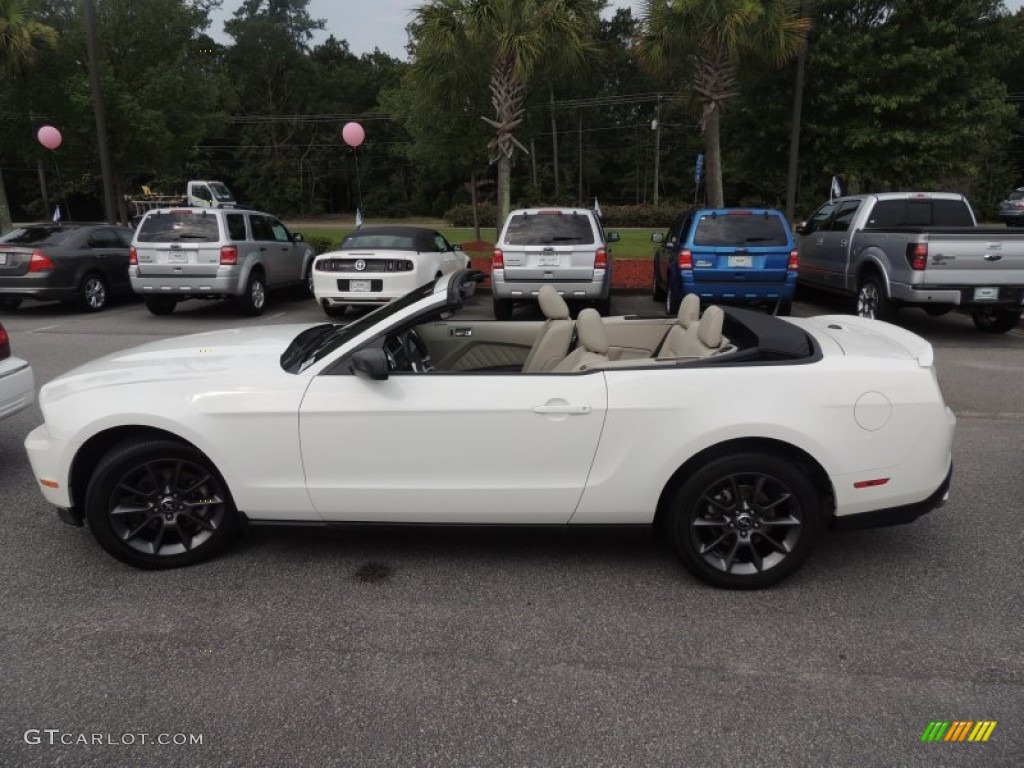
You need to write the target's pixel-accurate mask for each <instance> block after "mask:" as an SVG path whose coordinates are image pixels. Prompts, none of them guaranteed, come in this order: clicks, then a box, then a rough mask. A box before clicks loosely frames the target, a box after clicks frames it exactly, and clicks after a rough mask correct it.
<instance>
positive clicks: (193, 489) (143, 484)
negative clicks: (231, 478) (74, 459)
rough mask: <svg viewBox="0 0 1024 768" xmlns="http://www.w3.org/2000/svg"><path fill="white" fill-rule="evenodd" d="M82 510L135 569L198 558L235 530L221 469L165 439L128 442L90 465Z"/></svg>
mask: <svg viewBox="0 0 1024 768" xmlns="http://www.w3.org/2000/svg"><path fill="white" fill-rule="evenodd" d="M85 515H86V519H87V520H88V521H89V528H90V530H91V531H92V533H93V535H94V536H95V537H96V540H97V541H98V542H99V543H100V546H102V547H103V548H104V549H105V550H107V552H109V553H110V554H111V555H113V556H114V557H116V558H117V559H118V560H121V561H122V562H125V563H128V564H129V565H134V566H136V567H137V568H173V567H177V566H181V565H190V564H192V563H196V562H199V561H201V560H205V559H207V558H209V557H212V556H213V555H214V554H216V553H217V552H219V551H220V550H221V549H223V548H224V547H225V546H226V545H227V544H228V542H230V541H231V539H232V538H233V537H234V535H235V534H236V533H237V531H238V527H239V524H238V515H237V513H236V511H235V507H234V503H233V502H232V500H231V496H230V494H229V493H228V489H227V486H226V485H225V483H224V481H223V479H222V478H221V477H220V474H219V473H218V472H217V470H216V469H215V468H214V467H213V465H212V464H211V463H210V461H209V460H208V459H207V458H206V457H205V456H204V455H203V454H202V453H200V452H199V451H198V450H196V449H195V448H193V447H192V446H190V445H186V444H185V443H179V442H175V441H172V440H133V441H129V442H126V443H122V444H120V445H118V446H117V447H115V448H113V449H112V450H111V451H110V452H109V453H108V454H107V455H106V456H104V457H103V459H101V460H100V463H99V464H98V465H97V467H96V470H95V471H94V472H93V474H92V478H91V479H90V481H89V485H88V488H87V489H86V493H85Z"/></svg>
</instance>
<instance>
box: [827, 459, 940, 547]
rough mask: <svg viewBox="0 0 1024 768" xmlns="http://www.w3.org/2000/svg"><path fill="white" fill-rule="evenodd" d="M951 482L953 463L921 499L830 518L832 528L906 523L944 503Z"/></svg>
mask: <svg viewBox="0 0 1024 768" xmlns="http://www.w3.org/2000/svg"><path fill="white" fill-rule="evenodd" d="M952 483H953V465H952V464H950V465H949V471H948V472H947V473H946V478H945V480H943V481H942V483H941V484H940V485H939V487H938V488H936V489H935V491H934V492H933V493H932V494H931V495H930V496H929V497H928V498H927V499H924V500H923V501H918V502H915V503H913V504H904V505H903V506H900V507H890V508H889V509H876V510H874V511H873V512H861V513H860V514H856V515H845V516H843V517H834V518H832V528H833V529H834V530H837V531H852V530H860V529H864V528H882V527H885V526H890V525H906V524H907V523H912V522H914V521H915V520H917V518H919V517H921V516H922V515H926V514H928V513H929V512H931V511H932V510H933V509H938V508H939V507H941V506H943V505H945V503H946V502H947V501H948V500H949V489H950V486H951V485H952Z"/></svg>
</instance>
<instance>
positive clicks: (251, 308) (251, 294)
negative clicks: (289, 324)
mask: <svg viewBox="0 0 1024 768" xmlns="http://www.w3.org/2000/svg"><path fill="white" fill-rule="evenodd" d="M238 306H239V307H240V308H241V309H242V311H243V312H244V313H245V314H247V315H249V316H250V317H255V316H256V315H262V314H263V310H264V309H266V307H267V284H266V282H265V281H264V279H263V273H262V272H258V271H253V272H251V273H250V274H249V280H248V282H246V284H245V293H243V294H242V295H241V296H239V297H238Z"/></svg>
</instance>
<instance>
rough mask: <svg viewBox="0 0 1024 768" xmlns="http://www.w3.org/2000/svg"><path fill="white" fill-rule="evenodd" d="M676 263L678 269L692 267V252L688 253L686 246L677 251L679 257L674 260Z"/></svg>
mask: <svg viewBox="0 0 1024 768" xmlns="http://www.w3.org/2000/svg"><path fill="white" fill-rule="evenodd" d="M676 264H677V265H678V266H679V268H680V269H693V254H692V253H690V250H689V249H688V248H683V250H681V251H680V252H679V258H678V259H677V260H676Z"/></svg>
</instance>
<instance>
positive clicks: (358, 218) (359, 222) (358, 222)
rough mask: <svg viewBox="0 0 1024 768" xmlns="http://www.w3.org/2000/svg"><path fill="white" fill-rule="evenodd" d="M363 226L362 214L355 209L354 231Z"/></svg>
mask: <svg viewBox="0 0 1024 768" xmlns="http://www.w3.org/2000/svg"><path fill="white" fill-rule="evenodd" d="M362 226H363V212H362V211H360V210H359V209H358V208H356V229H361V228H362Z"/></svg>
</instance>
